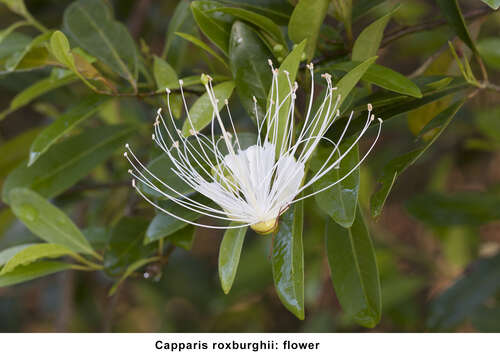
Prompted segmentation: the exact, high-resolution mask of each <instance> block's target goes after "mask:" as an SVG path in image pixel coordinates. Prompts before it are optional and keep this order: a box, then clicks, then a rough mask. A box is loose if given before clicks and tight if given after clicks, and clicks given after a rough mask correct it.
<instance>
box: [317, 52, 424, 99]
mask: <svg viewBox="0 0 500 360" xmlns="http://www.w3.org/2000/svg"><path fill="white" fill-rule="evenodd" d="M357 65H359V62H355V61H350V62H343V63H335V64H331V65H328V66H325V67H321V68H320V70H330V71H331V70H341V71H345V72H349V71H351V70H352V69H354V67H356V66H357ZM362 79H363V80H364V81H366V82H369V83H372V84H374V85H377V86H380V87H381V88H383V89H387V90H390V91H394V92H397V93H399V94H404V95H410V96H413V97H417V98H421V97H422V92H421V91H420V89H419V88H418V86H417V85H415V83H414V82H413V81H411V80H410V79H408V78H407V77H405V76H404V75H402V74H400V73H398V72H396V71H394V70H392V69H389V68H387V67H385V66H381V65H377V64H372V65H371V66H370V67H369V68H368V70H366V72H365V74H364V75H363V77H362Z"/></svg>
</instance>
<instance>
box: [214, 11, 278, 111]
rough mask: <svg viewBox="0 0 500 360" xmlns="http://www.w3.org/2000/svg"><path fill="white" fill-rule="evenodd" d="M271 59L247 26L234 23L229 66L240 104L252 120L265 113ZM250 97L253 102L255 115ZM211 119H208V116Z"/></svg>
mask: <svg viewBox="0 0 500 360" xmlns="http://www.w3.org/2000/svg"><path fill="white" fill-rule="evenodd" d="M272 57H273V55H272V54H271V52H270V51H269V50H268V48H267V47H266V45H265V44H264V43H263V42H262V40H261V39H260V37H259V36H258V35H257V33H256V32H255V31H254V30H253V29H252V27H251V26H249V25H247V24H245V23H244V22H241V21H235V22H234V25H233V27H232V29H231V40H230V45H229V62H230V65H231V71H232V73H233V79H234V81H235V83H236V91H237V92H238V96H239V98H240V101H241V104H242V105H243V107H244V108H245V110H246V111H247V113H248V114H249V115H250V116H251V117H252V118H253V119H254V120H255V119H256V117H258V118H259V119H263V118H264V115H265V113H266V101H267V93H268V91H269V88H270V87H271V81H272V73H271V70H270V68H269V64H268V59H271V58H272ZM253 96H255V98H256V99H257V114H255V104H254V102H253ZM210 116H211V115H210Z"/></svg>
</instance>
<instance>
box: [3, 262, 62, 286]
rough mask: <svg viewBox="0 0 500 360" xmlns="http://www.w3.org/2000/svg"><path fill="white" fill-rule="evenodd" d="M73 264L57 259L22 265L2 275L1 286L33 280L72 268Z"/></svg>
mask: <svg viewBox="0 0 500 360" xmlns="http://www.w3.org/2000/svg"><path fill="white" fill-rule="evenodd" d="M71 266H72V265H71V264H66V263H62V262H55V261H39V262H36V263H33V264H30V265H26V266H20V267H18V268H17V269H16V270H14V271H12V272H10V273H8V274H6V275H3V276H0V287H4V286H10V285H15V284H19V283H22V282H26V281H29V280H33V279H36V278H39V277H42V276H47V275H50V274H54V273H56V272H59V271H63V270H68V269H71Z"/></svg>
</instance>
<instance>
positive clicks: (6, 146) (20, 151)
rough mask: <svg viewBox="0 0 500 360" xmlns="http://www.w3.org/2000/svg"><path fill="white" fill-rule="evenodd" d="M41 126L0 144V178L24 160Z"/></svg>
mask: <svg viewBox="0 0 500 360" xmlns="http://www.w3.org/2000/svg"><path fill="white" fill-rule="evenodd" d="M39 132H40V128H35V129H32V130H28V131H25V132H23V133H22V134H21V135H18V136H17V137H15V138H13V139H11V140H9V141H7V142H5V143H3V144H2V145H0V154H2V156H1V157H0V178H1V177H4V176H7V174H8V173H9V172H10V171H11V170H12V169H13V168H15V167H16V166H18V165H19V163H20V162H22V161H23V160H24V159H25V158H26V157H27V156H28V153H29V147H30V144H31V143H32V142H33V140H34V139H35V138H36V136H37V135H38V133H39Z"/></svg>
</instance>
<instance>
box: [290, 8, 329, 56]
mask: <svg viewBox="0 0 500 360" xmlns="http://www.w3.org/2000/svg"><path fill="white" fill-rule="evenodd" d="M329 3H330V1H328V0H299V2H298V3H297V5H296V6H295V9H294V10H293V13H292V16H291V17H290V22H289V23H288V36H289V37H290V39H291V40H292V41H293V42H294V43H295V44H298V43H300V42H302V40H304V39H307V45H306V49H305V53H306V57H307V60H308V61H309V60H311V59H312V58H313V56H314V52H315V50H316V43H317V41H318V35H319V30H320V27H321V24H323V20H324V19H325V16H326V13H327V10H328V4H329Z"/></svg>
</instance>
